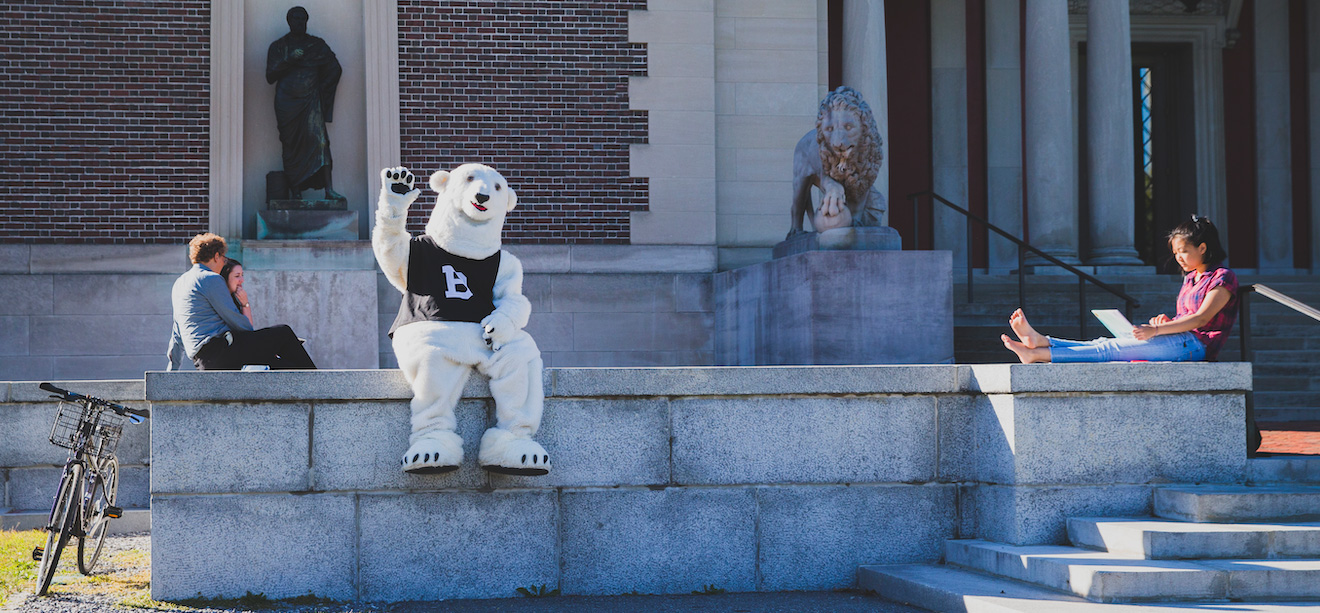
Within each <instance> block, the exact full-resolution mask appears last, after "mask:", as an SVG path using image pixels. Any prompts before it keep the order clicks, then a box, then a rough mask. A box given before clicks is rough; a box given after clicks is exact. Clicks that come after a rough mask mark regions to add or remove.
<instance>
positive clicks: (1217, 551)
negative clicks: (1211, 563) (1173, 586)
mask: <svg viewBox="0 0 1320 613" xmlns="http://www.w3.org/2000/svg"><path fill="white" fill-rule="evenodd" d="M1068 540H1069V541H1071V542H1072V544H1073V545H1076V546H1078V547H1084V548H1087V549H1095V550H1099V551H1108V552H1110V553H1123V554H1133V555H1138V556H1141V557H1144V558H1147V559H1152V560H1194V559H1207V558H1210V559H1222V558H1248V559H1274V558H1320V524H1198V523H1189V522H1180V521H1172V520H1166V519H1156V518H1153V517H1136V518H1108V517H1071V518H1068Z"/></svg>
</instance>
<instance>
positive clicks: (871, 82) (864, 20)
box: [843, 0, 1066, 225]
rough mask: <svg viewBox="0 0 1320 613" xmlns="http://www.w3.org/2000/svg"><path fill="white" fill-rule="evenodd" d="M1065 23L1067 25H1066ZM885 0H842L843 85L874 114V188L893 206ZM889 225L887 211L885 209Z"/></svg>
mask: <svg viewBox="0 0 1320 613" xmlns="http://www.w3.org/2000/svg"><path fill="white" fill-rule="evenodd" d="M1065 25H1066V24H1065ZM887 61H888V58H887V56H886V54H885V0H844V2H843V84H844V85H847V86H849V87H852V88H853V89H855V90H857V91H858V92H860V93H861V94H862V99H863V100H866V104H867V105H868V106H870V107H871V112H872V113H873V114H874V115H875V125H876V128H877V129H878V130H880V138H882V139H884V141H885V163H884V164H883V165H882V166H881V167H880V174H879V176H877V177H876V179H875V189H876V190H878V191H879V192H880V193H881V194H883V195H884V197H885V200H886V201H887V202H889V204H890V207H891V208H892V206H893V202H894V199H893V197H892V196H890V194H889V160H891V159H893V158H892V156H893V151H891V150H890V149H889V77H888V70H887V68H886V66H885V62H887ZM881 222H882V223H884V224H885V225H889V212H888V211H886V212H885V217H884V219H882V220H881Z"/></svg>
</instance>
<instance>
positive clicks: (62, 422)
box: [32, 383, 150, 596]
mask: <svg viewBox="0 0 1320 613" xmlns="http://www.w3.org/2000/svg"><path fill="white" fill-rule="evenodd" d="M40 387H41V389H43V390H46V391H48V392H52V393H53V394H54V395H52V396H51V398H58V399H60V405H59V410H58V411H57V412H56V414H55V423H54V425H52V426H51V430H50V442H51V444H53V445H56V446H59V447H63V448H65V449H68V450H69V459H68V460H67V461H65V463H64V473H63V474H62V475H61V476H60V487H59V489H58V490H56V493H55V504H54V505H53V506H52V507H51V509H50V520H49V521H48V522H47V523H46V531H47V533H48V534H47V535H46V546H45V547H37V548H34V549H33V550H32V559H33V560H38V561H40V562H41V566H40V568H39V569H38V571H37V580H38V586H37V595H38V596H44V595H45V594H46V590H48V589H49V588H50V581H51V579H53V578H54V577H55V568H56V567H57V566H59V562H60V554H61V553H62V552H63V551H64V546H65V545H67V544H68V543H69V539H70V538H71V537H74V536H76V537H78V572H80V573H82V574H84V575H90V574H92V568H94V567H95V566H96V562H97V560H99V559H100V557H101V549H102V547H104V546H105V535H106V532H107V531H108V525H109V523H110V520H112V519H118V518H119V517H120V516H121V515H123V512H124V510H123V509H121V508H120V507H117V506H115V502H116V498H117V497H118V495H119V460H118V459H116V458H115V446H116V445H118V444H119V437H120V435H121V434H122V433H123V429H124V419H126V418H127V419H128V420H129V421H130V422H131V423H135V424H139V423H142V421H143V420H144V419H146V418H147V417H149V416H150V412H149V411H146V410H140V409H131V408H129V407H126V406H123V405H120V404H115V403H113V402H110V401H108V400H102V399H100V398H97V397H95V396H84V395H82V394H75V393H73V392H70V391H68V390H63V389H60V388H58V387H55V386H54V385H51V384H49V383H42V384H41V385H40Z"/></svg>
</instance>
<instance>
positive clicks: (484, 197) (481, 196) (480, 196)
mask: <svg viewBox="0 0 1320 613" xmlns="http://www.w3.org/2000/svg"><path fill="white" fill-rule="evenodd" d="M487 200H490V196H487V195H486V194H483V193H480V192H478V193H477V204H486V201H487Z"/></svg>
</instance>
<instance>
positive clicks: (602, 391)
mask: <svg viewBox="0 0 1320 613" xmlns="http://www.w3.org/2000/svg"><path fill="white" fill-rule="evenodd" d="M86 383H88V382H76V383H71V384H70V385H72V386H73V387H74V389H75V390H77V389H82V388H80V387H79V386H83V387H86V386H85V385H84V384H86ZM110 383H113V384H114V385H115V387H113V388H112V391H107V392H105V393H106V395H107V397H109V398H114V399H135V398H134V397H133V396H136V398H141V397H142V395H141V392H136V393H134V392H133V391H132V389H131V384H132V383H135V382H132V381H123V382H110ZM57 385H58V383H57ZM98 385H100V383H98ZM121 385H123V386H124V387H122V388H121V387H119V386H121ZM12 388H13V389H12V390H11V391H10V393H9V395H8V397H9V399H10V401H11V402H14V401H35V400H45V399H46V397H47V396H48V394H45V392H41V391H40V390H38V389H37V388H36V384H35V383H32V384H28V383H14V384H12ZM121 389H122V391H121ZM1250 389H1251V365H1250V364H1248V363H1245V362H1243V363H1239V362H1220V363H1204V362H1196V363H1183V364H1177V363H1140V364H1128V363H1110V364H985V365H942V364H932V365H911V366H908V365H865V366H750V367H741V366H694V367H655V368H649V367H648V368H547V369H546V371H545V390H546V396H548V397H561V398H574V397H578V398H582V397H614V396H633V397H636V396H759V395H778V394H827V395H866V394H965V393H981V394H1021V393H1096V392H1099V393H1141V392H1154V393H1167V392H1242V391H1248V390H1250ZM145 390H146V398H148V399H150V400H152V401H163V400H165V401H178V402H189V401H213V400H220V401H232V400H245V401H255V400H263V401H307V400H408V399H410V398H412V390H411V389H410V388H409V386H408V383H407V382H406V381H405V380H404V378H403V373H401V372H400V371H398V370H396V369H379V370H373V369H368V370H317V371H266V372H234V371H229V372H197V371H174V372H166V371H151V372H147V373H146V387H145ZM93 393H95V392H93ZM97 395H99V394H97ZM463 396H464V397H465V398H489V397H490V389H489V387H488V385H487V381H486V378H485V377H482V376H480V375H474V376H473V377H471V378H470V379H469V380H468V384H467V387H465V388H464V391H463Z"/></svg>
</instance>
